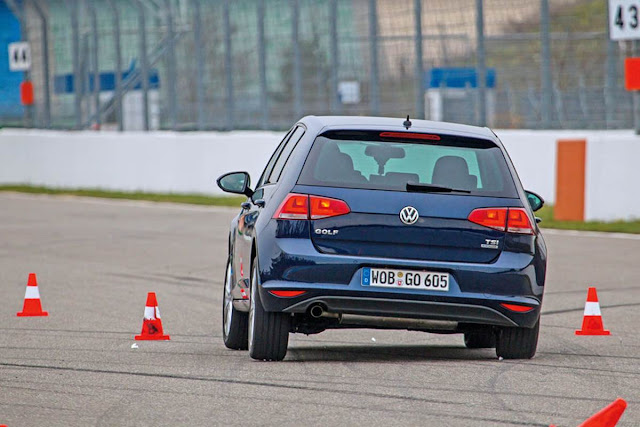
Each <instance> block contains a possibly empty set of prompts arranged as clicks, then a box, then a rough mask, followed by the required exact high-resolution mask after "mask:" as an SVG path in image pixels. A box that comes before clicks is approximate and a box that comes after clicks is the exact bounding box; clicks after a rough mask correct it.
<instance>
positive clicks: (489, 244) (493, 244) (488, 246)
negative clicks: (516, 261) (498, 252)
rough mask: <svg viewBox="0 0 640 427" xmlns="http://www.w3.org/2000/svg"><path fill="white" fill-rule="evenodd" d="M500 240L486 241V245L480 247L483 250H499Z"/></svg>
mask: <svg viewBox="0 0 640 427" xmlns="http://www.w3.org/2000/svg"><path fill="white" fill-rule="evenodd" d="M499 243H500V240H497V239H484V243H483V244H481V245H480V247H481V248H485V249H498V244H499Z"/></svg>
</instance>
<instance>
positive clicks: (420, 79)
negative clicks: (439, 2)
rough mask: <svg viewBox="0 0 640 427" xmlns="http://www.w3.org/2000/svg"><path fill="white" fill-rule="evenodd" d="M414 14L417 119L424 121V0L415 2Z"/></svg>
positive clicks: (415, 0)
mask: <svg viewBox="0 0 640 427" xmlns="http://www.w3.org/2000/svg"><path fill="white" fill-rule="evenodd" d="M413 4H414V7H413V14H414V18H415V34H414V38H415V40H414V44H415V50H416V67H415V87H416V89H415V90H416V111H415V113H414V114H415V116H416V118H417V119H424V118H425V114H424V75H423V74H424V69H423V62H422V0H414V2H413Z"/></svg>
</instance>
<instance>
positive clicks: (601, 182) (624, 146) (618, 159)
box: [585, 132, 640, 220]
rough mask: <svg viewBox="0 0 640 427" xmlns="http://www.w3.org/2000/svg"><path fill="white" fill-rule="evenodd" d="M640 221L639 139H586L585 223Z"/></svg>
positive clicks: (615, 135)
mask: <svg viewBox="0 0 640 427" xmlns="http://www.w3.org/2000/svg"><path fill="white" fill-rule="evenodd" d="M614 218H615V219H633V218H635V219H640V136H637V135H634V134H633V133H632V132H609V133H607V134H604V133H602V134H598V135H594V136H591V137H589V138H588V139H587V159H586V176H585V219H586V220H592V219H594V220H595V219H614Z"/></svg>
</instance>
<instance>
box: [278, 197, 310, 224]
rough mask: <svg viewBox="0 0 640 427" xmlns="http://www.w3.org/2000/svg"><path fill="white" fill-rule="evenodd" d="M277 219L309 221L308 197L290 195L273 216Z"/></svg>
mask: <svg viewBox="0 0 640 427" xmlns="http://www.w3.org/2000/svg"><path fill="white" fill-rule="evenodd" d="M273 217H274V218H277V219H309V196H307V195H306V194H295V193H290V194H289V195H287V197H286V198H285V199H284V201H283V202H282V204H281V205H280V207H279V208H278V210H277V211H276V213H275V214H273Z"/></svg>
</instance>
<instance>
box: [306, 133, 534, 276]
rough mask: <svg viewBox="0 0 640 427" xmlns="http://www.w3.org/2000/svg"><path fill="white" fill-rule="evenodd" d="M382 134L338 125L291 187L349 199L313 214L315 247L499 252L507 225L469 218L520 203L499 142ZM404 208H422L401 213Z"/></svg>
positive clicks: (469, 255)
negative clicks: (336, 208)
mask: <svg viewBox="0 0 640 427" xmlns="http://www.w3.org/2000/svg"><path fill="white" fill-rule="evenodd" d="M383 133H384V132H383ZM387 134H388V132H387ZM380 135H381V132H369V131H366V132H365V131H362V132H353V131H350V132H344V131H342V132H336V131H334V132H330V133H327V134H323V135H321V136H319V137H318V138H317V139H316V141H315V142H314V146H313V148H312V150H311V152H310V154H309V157H308V158H307V162H306V164H305V166H304V168H303V171H302V173H301V175H300V178H299V181H298V184H297V185H296V186H295V188H294V189H293V192H295V193H300V194H311V195H317V196H322V197H328V198H332V199H339V200H342V201H344V202H346V203H347V205H348V206H349V209H350V212H349V213H348V214H344V215H339V216H332V217H329V218H323V219H317V220H312V221H311V225H312V227H311V240H312V241H313V243H314V245H315V246H316V248H317V249H318V250H319V251H321V252H323V253H330V254H343V255H353V256H368V257H383V258H401V259H419V260H433V261H451V262H469V263H490V262H492V261H493V260H495V259H496V258H497V257H498V255H499V254H500V252H501V251H502V248H503V245H504V239H505V234H506V233H505V232H504V231H500V230H494V229H491V228H488V227H484V226H481V225H478V224H475V223H473V222H471V221H469V220H468V219H467V218H468V217H469V214H470V213H471V212H472V211H473V210H474V209H478V208H489V207H519V206H522V204H521V202H520V199H519V198H517V196H516V194H517V193H516V191H515V188H514V184H513V180H512V179H511V178H510V175H509V172H508V168H507V167H506V164H505V160H504V157H503V155H502V152H501V150H500V149H499V148H498V147H497V146H495V144H494V143H493V142H491V141H484V140H480V141H479V140H475V139H474V140H470V139H469V138H459V137H447V136H444V135H443V136H440V135H431V137H432V138H434V139H431V140H429V139H410V138H411V137H407V136H406V135H415V134H414V133H411V134H409V133H403V134H402V135H399V136H394V137H385V136H382V137H381V136H380ZM394 135H396V134H395V133H394ZM436 137H437V138H438V139H437V140H436V139H435V138H436ZM368 147H373V148H368ZM443 158H445V160H441V159H443ZM465 164H466V166H465ZM407 183H409V184H410V185H409V186H407ZM405 208H407V209H408V210H409V211H411V208H414V209H415V211H414V212H409V215H408V216H407V215H405V216H404V222H403V220H402V218H401V211H402V210H403V209H405ZM416 212H417V219H416V218H415V213H416ZM412 213H413V214H414V215H411V214H412ZM413 221H415V222H413Z"/></svg>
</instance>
